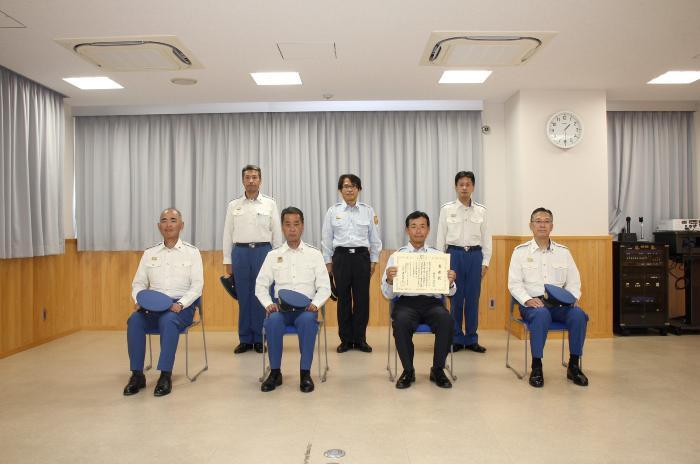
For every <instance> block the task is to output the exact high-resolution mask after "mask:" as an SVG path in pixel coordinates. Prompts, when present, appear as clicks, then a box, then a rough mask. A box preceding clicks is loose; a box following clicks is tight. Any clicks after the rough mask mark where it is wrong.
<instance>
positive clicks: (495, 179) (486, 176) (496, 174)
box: [475, 102, 507, 235]
mask: <svg viewBox="0 0 700 464" xmlns="http://www.w3.org/2000/svg"><path fill="white" fill-rule="evenodd" d="M481 121H482V124H484V125H487V126H489V127H490V129H491V130H490V131H489V133H488V134H485V135H484V136H483V139H482V140H483V150H484V164H483V165H484V173H483V181H482V182H483V184H484V187H485V190H482V192H483V198H476V197H475V200H476V201H478V202H479V203H483V204H484V205H486V207H487V211H488V220H489V228H490V229H491V231H492V233H494V234H498V235H500V234H504V233H505V230H506V209H507V203H506V188H507V183H506V182H505V170H506V124H505V105H504V104H503V103H497V102H484V109H483V111H482V113H481ZM475 174H476V175H477V176H480V175H481V173H478V172H477V173H475ZM478 182H479V178H478V177H477V183H478Z"/></svg>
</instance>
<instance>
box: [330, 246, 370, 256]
mask: <svg viewBox="0 0 700 464" xmlns="http://www.w3.org/2000/svg"><path fill="white" fill-rule="evenodd" d="M333 252H334V253H343V254H346V255H354V254H356V253H369V248H367V247H352V248H351V247H335V250H334V251H333Z"/></svg>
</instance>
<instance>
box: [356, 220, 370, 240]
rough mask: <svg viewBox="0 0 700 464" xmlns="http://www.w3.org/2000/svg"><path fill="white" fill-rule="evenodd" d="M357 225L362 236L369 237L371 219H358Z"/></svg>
mask: <svg viewBox="0 0 700 464" xmlns="http://www.w3.org/2000/svg"><path fill="white" fill-rule="evenodd" d="M355 227H356V228H357V232H358V233H359V235H361V236H362V237H367V236H368V235H369V220H367V219H358V220H357V223H356V226H355Z"/></svg>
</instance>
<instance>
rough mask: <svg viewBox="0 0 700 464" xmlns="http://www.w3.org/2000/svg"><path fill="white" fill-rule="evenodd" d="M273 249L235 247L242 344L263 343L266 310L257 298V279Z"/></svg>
mask: <svg viewBox="0 0 700 464" xmlns="http://www.w3.org/2000/svg"><path fill="white" fill-rule="evenodd" d="M271 249H272V247H271V246H270V245H261V246H256V247H255V248H248V247H239V246H236V245H233V250H232V251H231V262H232V263H233V265H232V271H233V279H234V280H235V282H236V290H237V292H238V339H239V340H240V342H241V343H262V326H263V320H264V319H265V309H264V308H263V307H262V305H261V304H260V302H259V301H258V299H257V298H256V297H255V279H257V278H258V272H260V268H261V267H262V265H263V262H264V261H265V256H267V253H268V252H269V251H270V250H271Z"/></svg>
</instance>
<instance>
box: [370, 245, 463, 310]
mask: <svg viewBox="0 0 700 464" xmlns="http://www.w3.org/2000/svg"><path fill="white" fill-rule="evenodd" d="M396 253H442V251H440V250H437V249H435V248H432V247H427V246H425V245H423V247H422V248H413V245H411V244H410V243H409V244H408V245H406V246H403V247H401V248H399V249H398V250H396V251H395V252H393V253H392V254H391V256H389V260H388V261H387V262H386V268H385V269H384V274H383V275H382V294H383V295H384V297H385V298H386V299H388V300H391V299H392V298H394V297H397V296H418V295H419V294H418V293H394V285H393V284H389V282H387V281H386V269H387V268H390V267H392V266H393V265H394V263H395V262H396ZM456 291H457V284H456V283H452V286H451V287H450V293H449V294H448V295H449V296H452V295H454V294H455V292H456ZM426 296H433V297H435V298H442V297H443V295H435V294H430V295H426Z"/></svg>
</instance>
